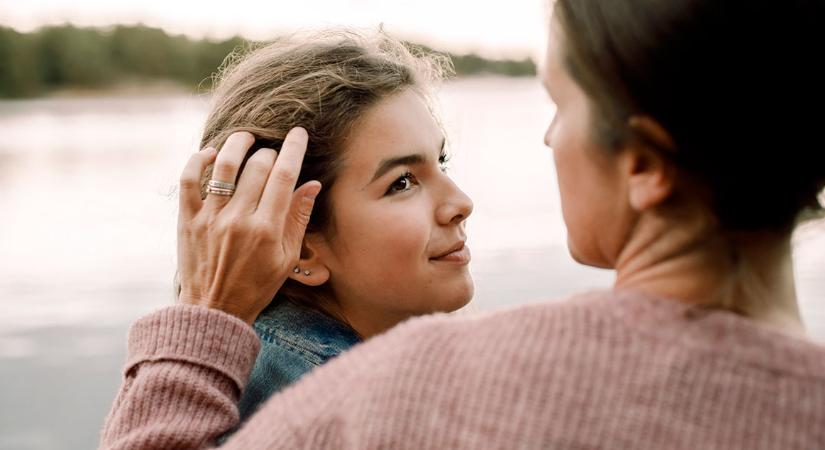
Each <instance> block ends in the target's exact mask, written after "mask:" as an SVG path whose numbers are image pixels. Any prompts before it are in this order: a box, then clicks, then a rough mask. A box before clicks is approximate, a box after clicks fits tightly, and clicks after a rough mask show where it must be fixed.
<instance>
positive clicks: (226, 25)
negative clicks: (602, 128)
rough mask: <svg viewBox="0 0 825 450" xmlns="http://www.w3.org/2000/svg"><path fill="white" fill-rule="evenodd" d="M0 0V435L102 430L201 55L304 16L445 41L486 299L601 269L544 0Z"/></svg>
mask: <svg viewBox="0 0 825 450" xmlns="http://www.w3.org/2000/svg"><path fill="white" fill-rule="evenodd" d="M499 3H501V4H498V5H496V4H494V5H484V6H483V7H482V6H480V4H479V3H478V2H476V1H472V0H453V1H451V2H444V1H438V0H417V1H416V2H412V1H397V2H380V1H378V0H335V1H333V0H307V1H302V2H272V1H269V2H260V1H253V0H234V1H233V2H225V3H217V2H213V3H210V2H198V3H189V2H169V1H160V0H142V1H139V2H138V1H131V0H130V1H126V0H124V1H119V2H106V1H102V0H84V1H83V2H76V1H75V2H72V1H69V0H50V1H45V0H43V1H40V0H29V1H27V2H22V3H21V2H15V3H12V2H10V1H7V0H0V214H1V215H2V216H1V217H2V218H1V219H0V309H2V314H0V405H2V406H0V449H88V448H94V447H95V446H96V443H97V436H98V432H99V430H100V427H101V425H102V423H103V419H104V417H105V415H106V413H107V412H108V408H109V406H110V404H111V401H112V399H113V398H114V394H115V392H116V389H117V387H118V386H119V384H120V377H121V373H120V371H121V367H122V364H123V362H124V355H125V342H126V331H127V329H128V326H129V324H130V323H131V322H132V321H133V320H135V319H136V318H138V317H139V316H141V315H143V314H146V313H148V312H150V311H152V310H154V309H156V308H159V307H162V306H165V305H169V304H171V303H173V301H174V300H173V296H172V277H173V274H174V270H175V221H176V216H177V196H176V184H177V179H178V176H179V173H180V170H181V168H182V167H183V163H184V162H185V161H186V159H187V158H188V156H189V155H190V154H191V153H192V152H194V151H196V150H197V143H198V141H199V138H200V134H201V131H202V125H203V120H204V118H205V115H206V112H207V108H208V106H209V94H208V91H209V87H210V85H211V79H210V75H211V74H212V73H213V72H214V71H215V70H216V69H217V68H218V66H219V65H220V64H221V62H222V61H223V59H224V58H225V57H226V55H227V54H228V53H230V52H231V51H232V50H233V49H236V48H239V47H240V48H242V47H243V45H244V44H245V43H246V42H248V41H265V40H270V39H273V38H276V37H278V36H279V35H283V34H286V33H289V32H291V31H295V30H298V29H307V28H318V27H325V26H334V25H347V26H356V27H362V28H363V27H366V28H373V29H375V28H377V27H378V26H379V24H383V26H384V28H385V29H386V30H387V31H388V32H390V33H392V34H394V35H396V36H397V37H400V38H402V39H405V40H406V41H408V42H410V43H414V44H417V45H422V46H426V47H428V48H431V49H434V50H436V51H440V52H445V53H449V54H450V55H451V56H452V57H453V61H454V63H455V66H456V70H457V73H458V76H457V77H456V78H455V79H454V80H452V81H450V82H448V83H446V84H445V85H444V86H443V87H442V88H441V90H440V93H439V97H440V98H439V108H440V114H441V116H442V120H443V122H444V123H445V126H446V128H447V131H448V133H449V134H448V139H449V151H450V152H451V153H452V154H453V158H452V161H451V167H452V168H451V173H452V175H453V177H454V178H455V179H456V180H457V182H458V184H459V185H460V186H461V187H462V188H464V190H465V191H466V192H467V193H468V194H469V195H470V196H471V197H472V198H473V200H474V202H475V212H474V214H473V216H472V217H471V219H470V220H469V224H468V232H469V235H470V245H471V247H472V248H473V251H474V255H473V257H474V261H473V264H472V272H473V275H474V277H475V280H476V283H477V288H476V292H477V294H476V297H475V299H474V301H473V304H472V305H471V306H470V309H471V310H491V309H497V308H502V307H507V306H512V305H517V304H522V303H526V302H531V301H541V300H546V299H551V298H555V297H560V296H565V295H569V294H571V293H573V292H576V291H580V290H583V289H592V288H600V287H607V286H609V285H610V283H611V281H612V275H611V274H610V273H609V272H605V271H599V270H594V269H589V268H585V267H581V266H578V265H576V264H575V263H574V262H573V261H572V260H571V259H570V257H569V256H568V253H567V250H566V247H565V241H566V235H565V230H564V226H563V223H562V221H561V214H560V209H559V201H558V192H557V190H556V184H555V173H554V171H553V164H552V158H551V154H550V151H549V150H548V149H546V148H545V147H544V146H543V145H542V136H543V131H544V128H545V127H546V126H547V124H548V123H549V121H550V119H551V117H552V114H553V106H552V105H551V104H550V103H549V102H548V101H547V100H546V96H545V94H544V93H543V92H542V90H541V87H540V84H539V82H538V81H537V80H536V78H535V74H536V70H537V69H536V61H539V60H540V56H541V54H542V52H543V45H544V39H545V35H544V33H545V31H544V27H545V20H546V19H545V17H546V7H545V5H544V2H543V1H542V0H514V1H510V2H499ZM794 248H795V253H794V262H795V271H796V278H797V282H798V289H799V300H800V303H801V307H802V310H803V315H804V317H805V320H806V322H807V324H808V328H809V332H810V335H811V336H812V337H813V338H814V339H816V340H819V341H822V342H825V270H823V269H825V224H823V223H811V224H808V225H806V226H805V227H804V228H802V229H800V230H798V231H797V233H796V235H795V239H794Z"/></svg>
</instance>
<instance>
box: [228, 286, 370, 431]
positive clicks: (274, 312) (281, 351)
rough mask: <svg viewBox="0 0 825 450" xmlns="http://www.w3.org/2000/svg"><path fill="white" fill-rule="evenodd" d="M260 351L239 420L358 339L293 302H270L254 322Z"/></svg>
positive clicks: (358, 340) (349, 332)
mask: <svg viewBox="0 0 825 450" xmlns="http://www.w3.org/2000/svg"><path fill="white" fill-rule="evenodd" d="M254 328H255V332H256V333H257V334H258V337H259V338H260V339H261V351H260V352H259V353H258V358H257V360H255V367H253V368H252V374H251V375H250V377H249V383H248V384H247V387H246V390H245V391H244V393H243V396H242V397H241V400H240V404H239V406H238V407H239V409H240V414H241V421H244V420H245V419H246V418H247V417H249V416H250V415H252V413H254V412H255V410H256V409H258V407H259V406H260V405H261V404H262V403H263V402H264V401H266V399H268V398H269V397H270V396H272V395H273V394H275V393H277V392H278V391H280V390H282V389H284V388H285V387H287V386H288V385H290V384H292V383H294V382H296V381H298V379H299V378H301V377H302V376H303V375H304V374H306V373H308V372H309V371H311V370H312V369H313V368H315V367H317V366H320V365H321V364H324V363H325V362H327V361H329V360H330V359H331V358H333V357H335V356H338V355H339V354H340V353H341V352H343V351H345V350H347V349H349V348H350V347H352V346H353V345H355V344H357V343H358V342H360V341H361V338H360V337H359V336H358V335H357V334H356V333H355V331H353V330H352V329H351V328H349V327H348V326H346V325H344V324H343V323H341V322H339V321H337V320H335V319H333V318H332V317H330V316H328V315H326V314H324V313H322V312H320V311H316V310H314V309H312V308H309V307H306V306H302V305H300V304H297V303H293V302H288V301H286V302H284V301H282V302H273V303H272V304H270V305H269V306H268V307H267V308H266V309H265V310H264V311H263V312H262V313H261V315H260V316H258V318H257V320H255V324H254Z"/></svg>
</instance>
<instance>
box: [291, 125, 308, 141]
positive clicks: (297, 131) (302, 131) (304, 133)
mask: <svg viewBox="0 0 825 450" xmlns="http://www.w3.org/2000/svg"><path fill="white" fill-rule="evenodd" d="M290 133H294V134H295V135H296V136H299V137H306V138H308V137H309V134H308V133H307V130H305V129H304V128H303V127H295V128H293V129H292V130H290Z"/></svg>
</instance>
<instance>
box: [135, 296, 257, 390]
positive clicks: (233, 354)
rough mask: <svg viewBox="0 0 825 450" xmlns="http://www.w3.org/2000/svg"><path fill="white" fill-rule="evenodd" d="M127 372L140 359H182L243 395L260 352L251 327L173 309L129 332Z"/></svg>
mask: <svg viewBox="0 0 825 450" xmlns="http://www.w3.org/2000/svg"><path fill="white" fill-rule="evenodd" d="M128 345H129V356H128V358H127V361H126V366H125V368H124V374H127V373H128V372H129V371H130V370H131V369H132V368H133V367H134V366H135V365H137V364H140V363H142V362H145V361H161V360H168V361H186V362H189V363H193V364H198V365H202V366H206V367H210V368H212V369H215V370H217V371H219V372H221V373H223V374H224V375H226V376H227V377H229V378H231V379H232V380H233V381H234V382H235V384H236V385H237V386H238V390H239V391H240V392H243V389H244V387H245V386H246V383H247V381H248V380H249V374H250V372H251V371H252V367H253V365H254V364H255V358H256V357H257V355H258V351H259V350H260V348H261V343H260V341H259V340H258V336H257V335H256V334H255V331H254V330H253V329H252V327H250V326H249V324H247V323H246V322H244V321H242V320H241V319H238V318H237V317H235V316H233V315H231V314H227V313H225V312H222V311H219V310H216V309H212V308H207V307H205V306H195V305H174V306H169V307H166V308H163V309H161V310H159V311H156V312H153V313H151V314H148V315H146V316H143V317H141V318H140V319H138V320H137V321H136V322H135V323H134V324H132V327H131V328H130V329H129V344H128Z"/></svg>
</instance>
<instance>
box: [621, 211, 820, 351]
mask: <svg viewBox="0 0 825 450" xmlns="http://www.w3.org/2000/svg"><path fill="white" fill-rule="evenodd" d="M711 223H712V222H711V221H710V220H708V219H707V218H706V217H702V216H701V215H699V214H697V215H695V216H694V217H693V219H688V218H686V217H685V216H681V217H679V218H678V220H677V219H675V218H670V219H669V218H668V217H666V216H665V215H663V214H657V213H653V212H650V213H644V214H642V216H641V217H640V218H639V221H638V223H637V224H636V226H635V229H634V230H633V232H632V233H631V237H630V239H629V241H628V243H627V244H626V245H625V246H624V248H623V250H622V251H621V253H620V254H619V256H618V258H617V261H616V264H615V268H616V272H617V274H616V282H615V287H616V288H619V289H630V290H636V291H640V292H645V293H648V294H651V295H656V296H660V297H665V298H672V299H676V300H681V301H684V302H688V303H691V304H697V305H700V304H705V305H707V304H712V305H720V306H723V307H726V308H730V309H733V310H736V311H738V312H740V313H741V314H743V315H745V316H747V317H749V318H752V319H754V320H757V321H760V322H764V323H767V324H770V325H772V326H774V327H775V328H779V329H781V330H784V331H785V332H787V333H790V334H795V335H804V334H805V331H804V325H803V323H802V319H801V317H800V315H799V308H798V306H797V302H796V291H795V288H794V278H793V266H792V262H791V243H790V236H789V235H788V234H771V233H759V234H750V235H748V236H740V237H738V238H737V239H735V240H734V239H731V238H726V237H723V236H722V234H721V233H719V232H716V231H714V228H713V227H712V225H711Z"/></svg>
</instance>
